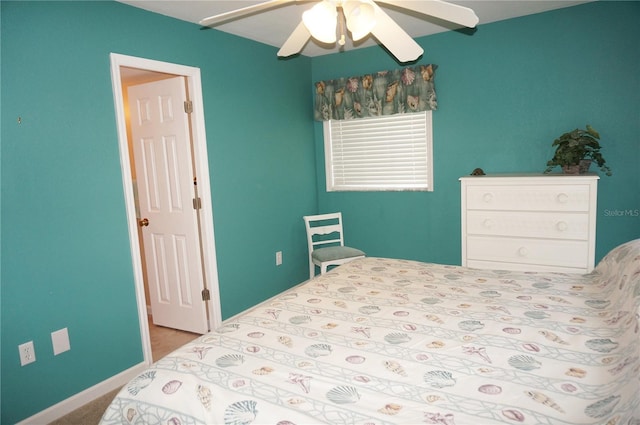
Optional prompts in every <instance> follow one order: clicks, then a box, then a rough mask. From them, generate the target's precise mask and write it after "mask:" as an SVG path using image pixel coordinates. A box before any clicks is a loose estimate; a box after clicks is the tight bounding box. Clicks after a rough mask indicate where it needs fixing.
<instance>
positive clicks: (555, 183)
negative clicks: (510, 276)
mask: <svg viewBox="0 0 640 425" xmlns="http://www.w3.org/2000/svg"><path fill="white" fill-rule="evenodd" d="M598 179H599V177H598V176H597V175H596V174H584V175H577V176H576V175H573V176H571V175H563V174H496V175H486V176H469V177H461V178H460V182H461V195H462V265H463V266H467V267H477V268H483V269H506V270H525V271H526V270H528V271H555V272H568V273H588V272H590V271H591V270H593V267H594V259H595V241H596V205H597V194H598V190H597V189H598V186H597V184H598Z"/></svg>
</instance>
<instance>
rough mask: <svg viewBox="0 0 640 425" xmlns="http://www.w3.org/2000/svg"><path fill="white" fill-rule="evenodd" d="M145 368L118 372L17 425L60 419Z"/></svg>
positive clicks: (141, 365) (139, 366)
mask: <svg viewBox="0 0 640 425" xmlns="http://www.w3.org/2000/svg"><path fill="white" fill-rule="evenodd" d="M147 367H148V365H147V364H146V363H144V362H143V363H139V364H137V365H135V366H133V367H131V368H129V369H127V370H125V371H122V372H120V373H119V374H117V375H114V376H112V377H111V378H109V379H106V380H104V381H102V382H100V383H98V384H96V385H94V386H93V387H90V388H87V389H86V390H84V391H82V392H79V393H78V394H75V395H73V396H71V397H69V398H67V399H66V400H62V401H61V402H60V403H57V404H54V405H53V406H51V407H49V408H47V409H45V410H43V411H41V412H38V413H36V414H35V415H33V416H30V417H28V418H26V419H24V420H22V421H20V422H18V425H29V424H43V423H44V424H48V423H50V422H53V421H55V420H57V419H60V418H61V417H63V416H64V415H66V414H68V413H71V412H73V411H74V410H76V409H77V408H79V407H82V406H84V405H85V404H87V403H89V402H91V401H93V400H95V399H96V398H98V397H101V396H103V395H105V394H107V393H108V392H110V391H113V390H115V389H117V388H120V387H122V386H123V385H125V384H126V383H127V382H129V381H130V380H132V379H133V378H135V377H136V376H137V375H139V374H140V373H141V372H142V371H143V370H145V369H146V368H147Z"/></svg>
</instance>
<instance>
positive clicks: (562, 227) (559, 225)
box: [556, 221, 569, 232]
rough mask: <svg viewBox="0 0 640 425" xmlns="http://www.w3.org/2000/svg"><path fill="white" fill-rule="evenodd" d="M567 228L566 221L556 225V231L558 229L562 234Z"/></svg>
mask: <svg viewBox="0 0 640 425" xmlns="http://www.w3.org/2000/svg"><path fill="white" fill-rule="evenodd" d="M568 228H569V225H568V224H567V222H566V221H559V222H558V224H556V229H558V230H559V231H561V232H564V231H565V230H567V229H568Z"/></svg>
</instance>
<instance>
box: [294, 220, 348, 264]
mask: <svg viewBox="0 0 640 425" xmlns="http://www.w3.org/2000/svg"><path fill="white" fill-rule="evenodd" d="M303 219H304V224H305V226H306V228H307V243H308V245H309V254H311V252H312V251H313V250H314V249H316V248H318V247H319V248H321V247H323V246H337V245H340V246H344V234H343V232H342V213H340V212H337V213H331V214H320V215H307V216H304V217H303Z"/></svg>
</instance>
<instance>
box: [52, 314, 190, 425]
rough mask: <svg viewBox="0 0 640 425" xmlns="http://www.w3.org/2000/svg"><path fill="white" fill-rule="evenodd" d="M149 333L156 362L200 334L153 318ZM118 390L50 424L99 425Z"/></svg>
mask: <svg viewBox="0 0 640 425" xmlns="http://www.w3.org/2000/svg"><path fill="white" fill-rule="evenodd" d="M149 334H150V336H151V352H152V357H153V361H154V362H155V361H157V360H158V359H161V358H162V357H164V356H166V355H167V354H169V353H171V352H172V351H174V350H175V349H177V348H179V347H181V346H182V345H184V344H186V343H187V342H189V341H192V340H194V339H195V338H197V337H199V336H200V335H198V334H194V333H191V332H184V331H179V330H176V329H169V328H164V327H162V326H156V325H154V324H153V323H152V322H151V320H149ZM118 391H120V390H119V389H117V390H114V391H112V392H110V393H108V394H105V395H103V396H102V397H99V398H97V399H95V400H93V401H92V402H91V403H87V404H85V405H84V406H82V407H80V408H78V409H76V410H74V411H73V412H71V413H69V414H68V415H65V416H63V417H62V418H60V419H58V420H57V421H54V422H52V423H51V424H50V425H97V424H98V423H99V422H100V419H101V418H102V414H103V413H104V411H105V410H106V409H107V407H108V406H109V403H111V400H113V398H114V397H115V396H116V394H117V393H118Z"/></svg>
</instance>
